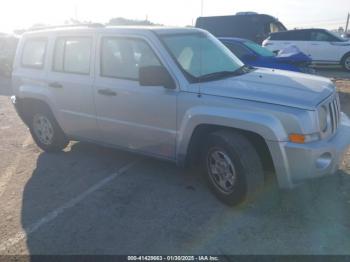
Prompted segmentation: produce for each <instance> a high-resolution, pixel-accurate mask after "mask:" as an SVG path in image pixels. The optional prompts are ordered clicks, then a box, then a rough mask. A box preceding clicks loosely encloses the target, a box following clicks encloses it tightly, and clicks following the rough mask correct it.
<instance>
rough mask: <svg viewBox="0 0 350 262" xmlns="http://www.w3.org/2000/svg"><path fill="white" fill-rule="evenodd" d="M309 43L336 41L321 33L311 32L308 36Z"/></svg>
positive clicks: (332, 37)
mask: <svg viewBox="0 0 350 262" xmlns="http://www.w3.org/2000/svg"><path fill="white" fill-rule="evenodd" d="M310 35H311V36H310V38H311V41H324V42H327V41H328V42H331V41H336V39H335V37H334V36H332V35H330V34H328V33H326V32H323V31H312V32H311V34H310Z"/></svg>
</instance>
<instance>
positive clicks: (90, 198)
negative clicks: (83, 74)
mask: <svg viewBox="0 0 350 262" xmlns="http://www.w3.org/2000/svg"><path fill="white" fill-rule="evenodd" d="M327 74H330V75H332V73H331V72H327ZM327 76H329V75H327ZM346 78H347V76H346V75H342V76H341V77H336V80H337V82H336V83H337V86H338V88H339V90H340V91H341V93H340V94H341V103H342V106H343V111H345V112H347V113H348V114H350V107H349V105H350V81H349V80H348V79H346ZM8 85H9V83H8V81H7V80H0V154H1V157H0V254H173V255H175V254H203V253H205V254H350V152H349V153H348V154H347V155H346V158H345V160H344V163H343V167H342V169H341V170H339V171H338V173H337V174H336V175H333V176H329V177H325V178H322V179H318V180H312V181H308V182H307V183H305V184H303V185H300V186H299V187H297V188H296V189H294V190H292V191H281V190H279V189H278V188H277V185H276V183H275V181H274V180H273V179H272V180H271V181H268V183H267V185H266V187H265V188H264V190H263V191H262V192H260V193H259V195H258V197H257V198H256V199H255V200H254V201H249V202H245V203H243V204H242V205H240V206H238V207H234V208H232V207H227V206H225V205H223V204H221V203H220V202H219V201H218V200H217V199H216V198H215V197H214V196H213V195H212V194H211V193H210V192H209V190H208V189H207V187H206V185H205V182H204V180H203V179H202V177H201V176H200V174H197V173H194V172H191V171H189V170H184V169H179V168H176V167H175V166H174V165H173V164H171V163H167V162H163V161H158V160H153V159H150V158H145V157H140V156H137V155H134V154H129V153H125V152H122V151H118V150H112V149H108V148H103V147H100V146H96V145H92V144H87V143H81V142H72V143H71V144H70V145H69V147H68V148H67V149H66V150H65V151H64V152H62V153H57V154H48V153H44V152H43V151H41V150H39V149H38V147H36V145H35V144H34V143H33V140H32V139H31V137H30V134H29V132H28V130H27V128H26V127H25V125H24V124H23V123H22V122H21V121H20V119H19V118H18V116H17V115H16V113H15V111H14V109H13V107H12V105H11V104H10V101H9V97H8V95H9V94H10V93H11V92H10V91H9V88H8Z"/></svg>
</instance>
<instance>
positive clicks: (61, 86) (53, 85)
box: [49, 82, 63, 88]
mask: <svg viewBox="0 0 350 262" xmlns="http://www.w3.org/2000/svg"><path fill="white" fill-rule="evenodd" d="M49 87H53V88H63V85H62V84H60V83H58V82H52V83H49Z"/></svg>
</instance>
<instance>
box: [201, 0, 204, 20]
mask: <svg viewBox="0 0 350 262" xmlns="http://www.w3.org/2000/svg"><path fill="white" fill-rule="evenodd" d="M203 11H204V0H201V16H203Z"/></svg>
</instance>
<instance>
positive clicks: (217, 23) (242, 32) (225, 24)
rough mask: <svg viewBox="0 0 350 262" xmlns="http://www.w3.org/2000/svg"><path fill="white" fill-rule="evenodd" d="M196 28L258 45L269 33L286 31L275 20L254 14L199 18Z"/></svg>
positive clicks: (243, 13)
mask: <svg viewBox="0 0 350 262" xmlns="http://www.w3.org/2000/svg"><path fill="white" fill-rule="evenodd" d="M196 27H198V28H202V29H205V30H207V31H209V32H210V33H212V34H213V35H215V36H216V37H239V38H245V39H249V40H252V41H254V42H256V43H258V44H261V42H262V41H263V40H264V39H266V38H267V37H268V36H269V34H270V33H273V32H280V31H286V30H287V29H286V28H285V26H284V25H283V24H282V23H281V22H279V21H278V19H277V18H275V17H272V16H270V15H265V14H258V13H254V12H240V13H237V14H236V15H229V16H208V17H199V18H198V19H197V21H196Z"/></svg>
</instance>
